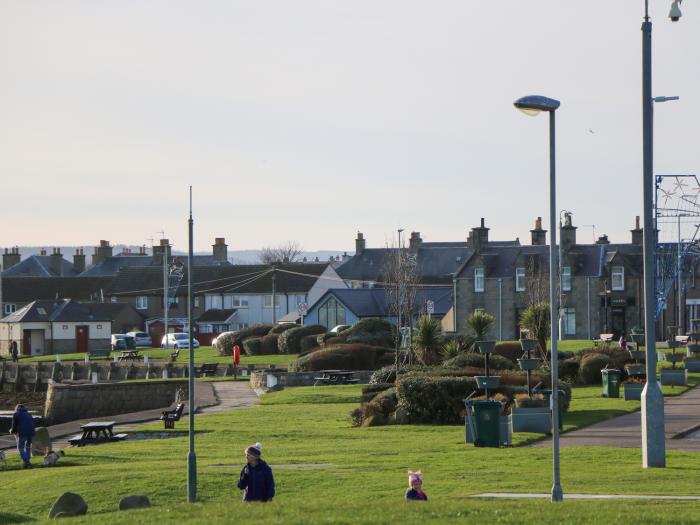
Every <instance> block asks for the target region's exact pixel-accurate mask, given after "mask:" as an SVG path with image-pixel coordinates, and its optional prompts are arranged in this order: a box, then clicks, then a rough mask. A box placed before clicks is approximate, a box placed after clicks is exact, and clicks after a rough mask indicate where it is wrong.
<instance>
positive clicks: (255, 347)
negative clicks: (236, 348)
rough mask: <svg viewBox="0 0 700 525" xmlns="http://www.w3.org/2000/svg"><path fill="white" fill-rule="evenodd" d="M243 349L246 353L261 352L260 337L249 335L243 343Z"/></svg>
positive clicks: (255, 353)
mask: <svg viewBox="0 0 700 525" xmlns="http://www.w3.org/2000/svg"><path fill="white" fill-rule="evenodd" d="M243 351H244V352H245V354H246V355H261V354H262V337H249V338H248V339H246V340H245V342H244V343H243Z"/></svg>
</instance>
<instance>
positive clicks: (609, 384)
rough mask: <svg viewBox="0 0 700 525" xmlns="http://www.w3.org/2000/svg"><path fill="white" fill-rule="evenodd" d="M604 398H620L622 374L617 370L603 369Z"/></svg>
mask: <svg viewBox="0 0 700 525" xmlns="http://www.w3.org/2000/svg"><path fill="white" fill-rule="evenodd" d="M600 373H601V375H602V376H603V397H620V378H621V377H622V372H620V371H619V370H617V369H615V368H603V370H601V371H600Z"/></svg>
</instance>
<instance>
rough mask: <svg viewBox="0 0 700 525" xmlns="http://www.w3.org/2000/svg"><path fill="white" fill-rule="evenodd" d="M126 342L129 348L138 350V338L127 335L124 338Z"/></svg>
mask: <svg viewBox="0 0 700 525" xmlns="http://www.w3.org/2000/svg"><path fill="white" fill-rule="evenodd" d="M124 344H125V345H126V349H127V350H136V339H134V338H133V337H131V336H126V337H125V338H124Z"/></svg>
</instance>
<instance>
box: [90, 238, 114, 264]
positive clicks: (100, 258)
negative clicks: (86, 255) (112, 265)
mask: <svg viewBox="0 0 700 525" xmlns="http://www.w3.org/2000/svg"><path fill="white" fill-rule="evenodd" d="M111 256H112V247H111V246H110V245H109V241H105V240H101V241H100V245H99V246H95V253H93V254H92V265H93V266H95V265H98V264H100V263H101V262H104V261H105V260H106V259H107V258H108V257H111Z"/></svg>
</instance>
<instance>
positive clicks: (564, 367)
mask: <svg viewBox="0 0 700 525" xmlns="http://www.w3.org/2000/svg"><path fill="white" fill-rule="evenodd" d="M580 365H581V359H580V358H578V357H570V358H569V359H564V360H563V361H560V362H559V377H561V378H562V379H568V380H570V381H576V379H577V378H578V373H579V368H580Z"/></svg>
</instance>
